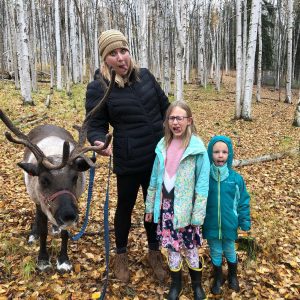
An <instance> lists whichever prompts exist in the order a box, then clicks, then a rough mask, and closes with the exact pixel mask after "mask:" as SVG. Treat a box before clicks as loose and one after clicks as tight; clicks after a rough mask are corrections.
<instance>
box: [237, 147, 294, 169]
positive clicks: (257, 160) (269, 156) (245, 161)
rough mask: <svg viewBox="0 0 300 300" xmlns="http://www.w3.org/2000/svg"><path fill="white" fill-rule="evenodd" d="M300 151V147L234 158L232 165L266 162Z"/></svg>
mask: <svg viewBox="0 0 300 300" xmlns="http://www.w3.org/2000/svg"><path fill="white" fill-rule="evenodd" d="M299 153H300V147H299V148H294V149H290V150H287V151H285V152H281V153H275V154H267V155H263V156H258V157H254V158H249V159H234V160H233V163H232V166H233V167H243V166H248V165H253V164H258V163H261V162H265V161H272V160H276V159H280V158H283V157H287V156H291V155H299Z"/></svg>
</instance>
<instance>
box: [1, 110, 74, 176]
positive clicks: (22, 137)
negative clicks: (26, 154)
mask: <svg viewBox="0 0 300 300" xmlns="http://www.w3.org/2000/svg"><path fill="white" fill-rule="evenodd" d="M0 119H1V120H2V121H3V123H4V124H5V125H6V127H7V128H8V129H9V130H10V131H11V132H12V133H14V134H15V135H16V136H17V138H15V137H13V136H12V135H11V133H10V132H5V136H6V138H7V139H8V140H9V141H10V142H11V143H15V144H21V145H24V146H25V147H27V148H28V149H29V150H30V151H31V152H32V153H33V155H34V156H35V158H36V160H37V162H38V163H41V164H43V165H44V167H45V168H47V169H51V170H57V169H60V168H63V167H64V166H65V165H66V164H67V162H68V157H69V154H70V144H69V142H64V146H63V158H62V162H61V163H60V164H59V165H54V164H52V163H51V162H50V161H49V160H48V158H47V157H46V156H45V154H44V152H43V151H42V150H41V149H40V148H39V147H38V146H37V145H36V144H33V143H32V142H31V141H30V139H29V138H28V136H27V135H26V134H24V133H23V132H21V131H20V130H19V129H18V128H17V127H16V126H15V125H14V124H13V123H12V121H11V120H10V119H9V118H8V116H7V115H6V114H5V113H4V112H3V111H2V110H1V109H0Z"/></svg>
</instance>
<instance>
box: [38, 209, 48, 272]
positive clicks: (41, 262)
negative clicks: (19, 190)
mask: <svg viewBox="0 0 300 300" xmlns="http://www.w3.org/2000/svg"><path fill="white" fill-rule="evenodd" d="M36 218H37V226H38V228H39V232H40V251H39V256H38V261H37V268H38V269H39V270H40V271H47V270H48V269H50V268H51V263H50V261H49V254H48V251H47V235H48V225H47V223H48V218H47V216H46V215H45V214H44V213H43V212H42V210H41V207H40V206H39V205H37V215H36Z"/></svg>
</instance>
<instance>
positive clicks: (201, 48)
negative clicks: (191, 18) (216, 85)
mask: <svg viewBox="0 0 300 300" xmlns="http://www.w3.org/2000/svg"><path fill="white" fill-rule="evenodd" d="M204 36H205V22H204V1H203V0H200V3H199V39H198V83H199V85H200V86H204V87H206V77H205V64H204V61H205V40H204Z"/></svg>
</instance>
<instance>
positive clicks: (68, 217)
mask: <svg viewBox="0 0 300 300" xmlns="http://www.w3.org/2000/svg"><path fill="white" fill-rule="evenodd" d="M60 219H61V221H62V223H63V224H69V223H73V222H76V221H77V215H76V214H75V213H74V212H71V211H69V212H64V213H62V215H61V217H60Z"/></svg>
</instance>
